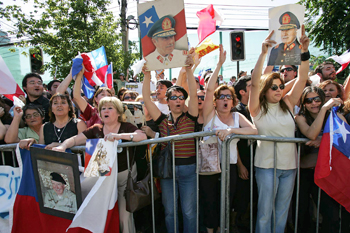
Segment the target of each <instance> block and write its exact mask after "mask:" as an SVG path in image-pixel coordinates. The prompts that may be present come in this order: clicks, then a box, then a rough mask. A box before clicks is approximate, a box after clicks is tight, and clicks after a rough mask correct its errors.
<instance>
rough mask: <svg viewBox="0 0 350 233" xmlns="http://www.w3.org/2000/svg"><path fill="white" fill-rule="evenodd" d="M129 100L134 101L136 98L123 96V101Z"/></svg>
mask: <svg viewBox="0 0 350 233" xmlns="http://www.w3.org/2000/svg"><path fill="white" fill-rule="evenodd" d="M129 99H132V100H134V99H136V97H135V96H125V97H124V100H129Z"/></svg>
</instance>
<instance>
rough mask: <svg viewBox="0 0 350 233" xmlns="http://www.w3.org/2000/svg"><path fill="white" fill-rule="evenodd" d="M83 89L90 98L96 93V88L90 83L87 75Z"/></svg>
mask: <svg viewBox="0 0 350 233" xmlns="http://www.w3.org/2000/svg"><path fill="white" fill-rule="evenodd" d="M81 89H82V90H83V92H84V94H85V96H86V97H87V98H88V99H91V98H92V97H93V96H94V94H95V88H94V87H93V86H91V85H90V83H89V81H88V80H87V79H86V78H85V77H83V82H82V85H81Z"/></svg>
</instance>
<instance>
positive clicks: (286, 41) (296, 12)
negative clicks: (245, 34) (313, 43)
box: [267, 4, 305, 66]
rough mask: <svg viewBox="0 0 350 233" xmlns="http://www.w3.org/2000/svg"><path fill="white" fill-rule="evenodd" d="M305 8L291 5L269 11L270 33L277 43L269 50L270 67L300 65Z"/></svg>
mask: <svg viewBox="0 0 350 233" xmlns="http://www.w3.org/2000/svg"><path fill="white" fill-rule="evenodd" d="M304 13H305V6H302V5H298V4H289V5H284V6H279V7H274V8H270V9H269V32H271V31H272V30H274V33H273V35H272V37H271V40H274V41H276V44H274V45H273V46H272V47H271V48H270V49H269V58H268V63H267V65H268V66H273V65H300V64H301V60H300V54H301V44H300V42H299V39H300V37H301V26H302V25H303V23H304Z"/></svg>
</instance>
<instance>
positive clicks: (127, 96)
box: [121, 91, 139, 102]
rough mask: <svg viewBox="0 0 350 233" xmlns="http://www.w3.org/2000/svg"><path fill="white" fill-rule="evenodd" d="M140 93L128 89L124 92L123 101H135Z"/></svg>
mask: <svg viewBox="0 0 350 233" xmlns="http://www.w3.org/2000/svg"><path fill="white" fill-rule="evenodd" d="M138 95H139V94H138V93H137V92H135V91H126V92H124V94H123V96H122V99H121V101H128V102H135V100H136V98H137V96H138Z"/></svg>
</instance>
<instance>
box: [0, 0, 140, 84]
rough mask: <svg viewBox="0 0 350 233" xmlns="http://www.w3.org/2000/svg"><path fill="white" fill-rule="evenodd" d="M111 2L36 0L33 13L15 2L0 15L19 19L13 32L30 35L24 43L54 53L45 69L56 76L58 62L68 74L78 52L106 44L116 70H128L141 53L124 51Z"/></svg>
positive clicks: (61, 75) (61, 72) (61, 74)
mask: <svg viewBox="0 0 350 233" xmlns="http://www.w3.org/2000/svg"><path fill="white" fill-rule="evenodd" d="M23 1H24V2H25V3H27V4H28V0H23ZM109 3H110V1H109V0H71V1H61V0H44V1H39V0H34V8H35V9H36V10H35V11H34V12H30V15H29V16H28V15H26V14H25V13H24V12H23V11H22V9H21V7H19V6H17V5H11V6H7V7H6V8H3V9H2V10H1V11H0V17H1V18H5V19H7V20H12V21H13V20H15V21H16V23H15V25H14V26H15V27H16V28H17V30H15V31H12V32H9V33H11V34H14V35H16V36H17V38H22V37H28V38H29V40H26V41H25V40H23V41H22V42H20V43H19V45H20V46H25V45H31V46H34V47H36V48H39V47H40V48H41V49H43V51H44V52H45V53H47V54H49V55H50V56H51V62H50V63H48V64H45V69H46V70H47V69H49V68H51V72H52V76H53V74H54V72H55V67H56V66H57V75H56V77H59V78H60V79H62V78H64V77H66V75H67V74H68V73H69V70H70V67H71V60H72V58H74V57H75V56H76V55H77V54H78V52H90V51H92V50H95V49H97V48H99V47H101V46H102V45H103V46H105V49H106V54H107V60H108V62H113V70H115V71H117V73H121V72H124V73H125V71H126V69H127V68H128V67H129V66H130V64H132V63H133V61H134V60H135V59H136V58H137V57H138V55H137V54H132V53H131V52H130V54H125V53H123V52H122V45H121V43H120V40H121V38H120V34H118V33H117V29H118V26H119V22H116V21H115V20H114V16H113V14H112V12H110V11H108V10H107V6H108V4H109ZM39 12H40V13H41V16H40V17H38V15H39ZM134 47H135V48H136V46H134ZM133 49H134V48H133Z"/></svg>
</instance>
